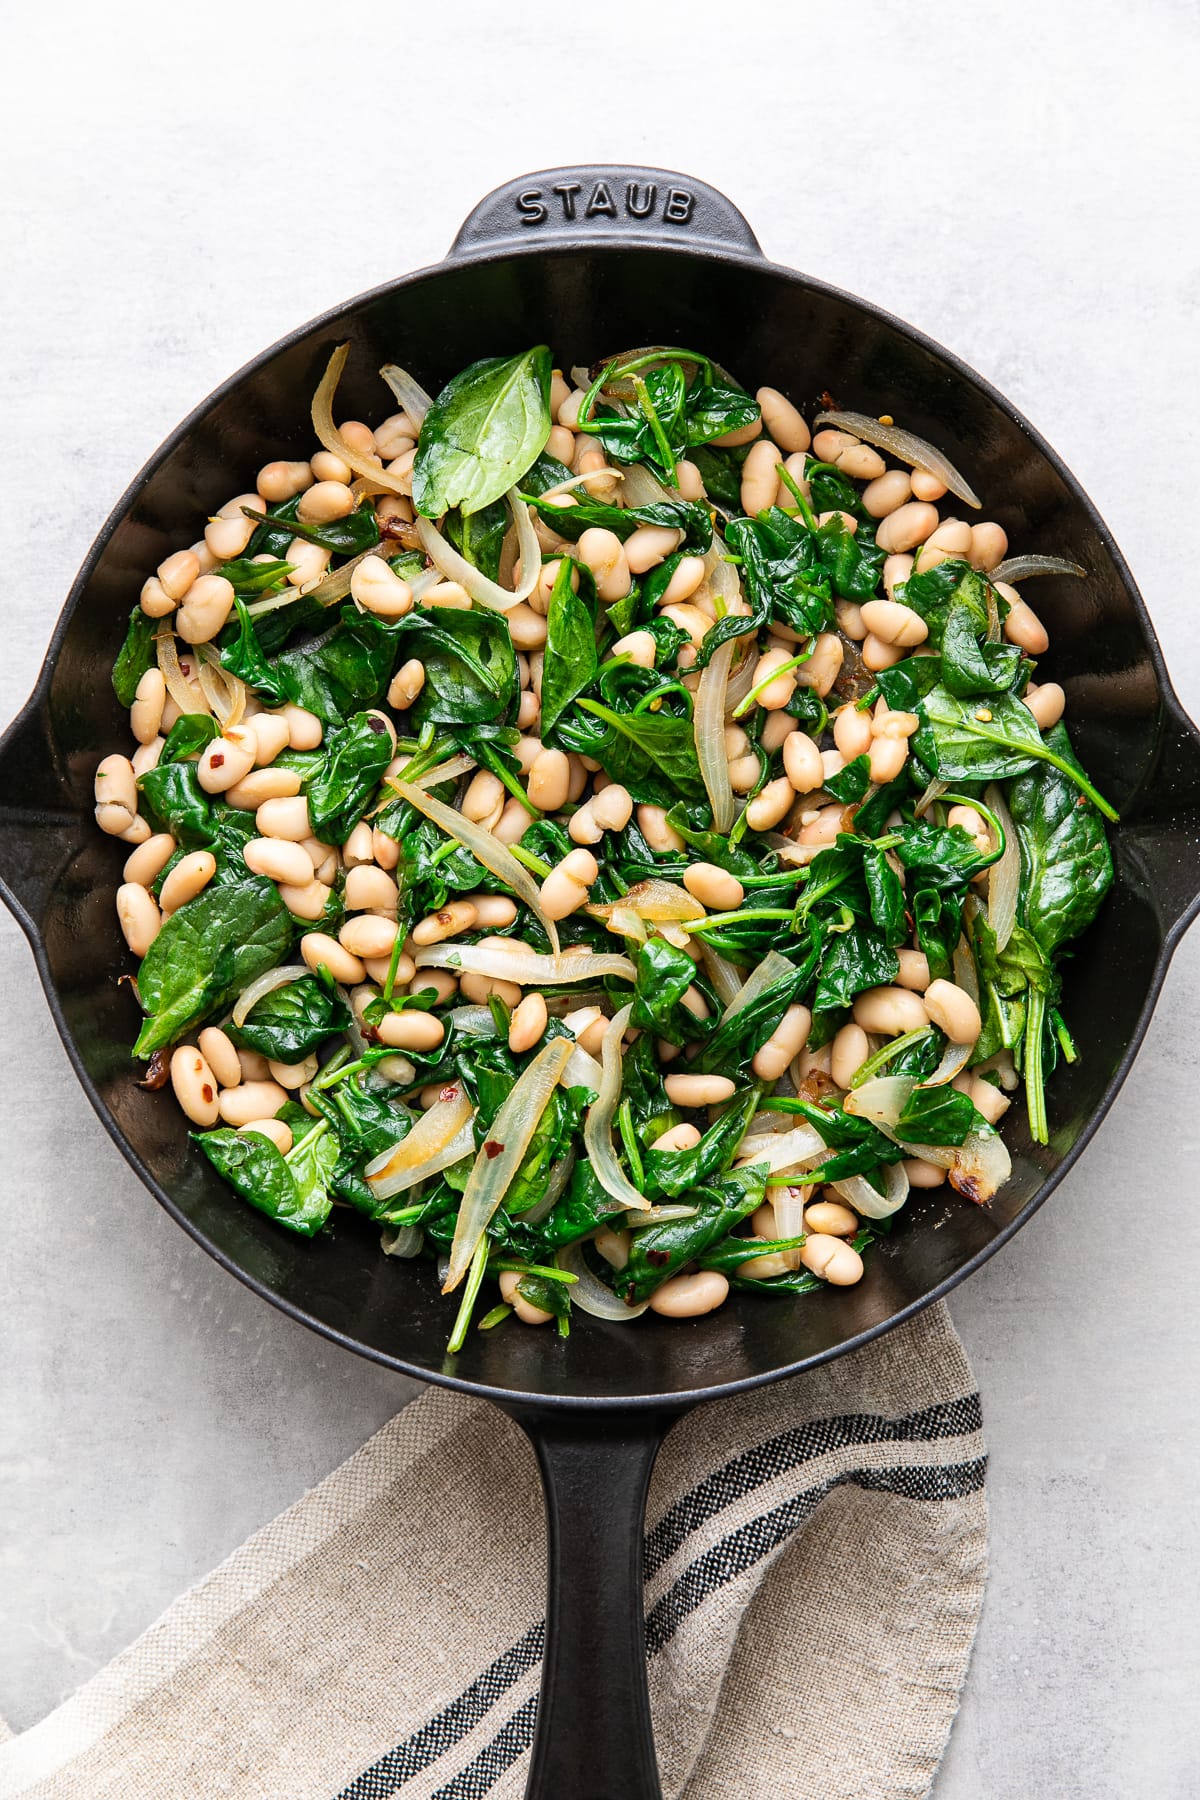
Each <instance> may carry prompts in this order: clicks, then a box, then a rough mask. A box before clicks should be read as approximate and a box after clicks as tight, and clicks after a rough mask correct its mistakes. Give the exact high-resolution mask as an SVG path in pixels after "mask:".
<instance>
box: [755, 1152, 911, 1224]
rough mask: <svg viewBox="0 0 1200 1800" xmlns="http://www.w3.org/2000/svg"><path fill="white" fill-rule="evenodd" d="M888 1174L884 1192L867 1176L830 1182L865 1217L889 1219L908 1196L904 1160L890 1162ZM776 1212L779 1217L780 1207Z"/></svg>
mask: <svg viewBox="0 0 1200 1800" xmlns="http://www.w3.org/2000/svg"><path fill="white" fill-rule="evenodd" d="M885 1176H886V1180H887V1192H886V1193H885V1194H881V1193H879V1191H878V1190H877V1189H876V1188H873V1187H872V1186H871V1183H870V1182H869V1181H868V1180H867V1178H866V1176H865V1175H847V1176H846V1177H845V1179H844V1180H842V1181H831V1182H830V1183H829V1186H830V1188H831V1190H832V1191H833V1192H834V1193H835V1194H838V1195H840V1196H841V1198H842V1199H843V1200H844V1201H845V1202H846V1205H847V1206H852V1207H853V1208H854V1210H855V1212H856V1213H859V1214H860V1215H861V1216H862V1217H863V1218H864V1219H890V1218H891V1216H892V1214H893V1213H895V1212H899V1210H900V1208H901V1207H902V1206H903V1205H904V1202H905V1201H906V1200H907V1199H908V1174H907V1172H906V1170H905V1167H904V1164H903V1163H888V1165H887V1167H886V1169H885ZM775 1214H776V1217H778V1216H779V1208H778V1206H776V1209H775ZM780 1236H781V1237H785V1236H790V1233H787V1232H782V1231H781V1232H780Z"/></svg>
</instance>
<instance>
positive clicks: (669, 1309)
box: [650, 1269, 729, 1319]
mask: <svg viewBox="0 0 1200 1800" xmlns="http://www.w3.org/2000/svg"><path fill="white" fill-rule="evenodd" d="M728 1296H729V1283H728V1281H727V1280H726V1278H725V1276H724V1275H722V1274H721V1273H720V1271H719V1270H717V1269H699V1270H697V1272H696V1273H695V1274H694V1275H673V1276H672V1277H671V1279H670V1281H664V1282H663V1284H662V1286H661V1287H660V1288H656V1289H655V1291H654V1292H653V1293H652V1294H651V1296H650V1311H651V1312H656V1313H659V1314H660V1315H661V1316H662V1317H663V1318H664V1319H696V1318H699V1317H700V1315H701V1314H702V1313H710V1312H715V1311H716V1309H717V1307H718V1306H723V1305H724V1303H725V1301H726V1299H727V1298H728Z"/></svg>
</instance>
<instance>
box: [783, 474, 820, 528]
mask: <svg viewBox="0 0 1200 1800" xmlns="http://www.w3.org/2000/svg"><path fill="white" fill-rule="evenodd" d="M775 473H776V474H777V475H778V477H779V479H780V481H782V483H783V485H784V486H785V487H786V488H787V490H788V492H789V493H790V494H791V495H792V497H793V498H794V500H795V502H796V505H797V506H798V507H799V508H800V511H801V513H802V515H803V518H804V523H805V524H806V525H807V526H808V529H809V530H810V531H815V530H816V529H817V518H816V514H815V513H814V512H813V509H812V507H811V506H810V505H809V503H808V500H807V498H806V497H805V495H804V494H803V493H802V492H801V490H800V487H799V484H798V483H797V481H796V480H795V478H794V477H793V475H792V472H791V470H790V469H787V468H785V467H784V465H783V464H782V463H776V464H775Z"/></svg>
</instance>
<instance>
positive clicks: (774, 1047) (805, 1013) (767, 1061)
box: [750, 1005, 812, 1081]
mask: <svg viewBox="0 0 1200 1800" xmlns="http://www.w3.org/2000/svg"><path fill="white" fill-rule="evenodd" d="M811 1030H812V1014H811V1013H810V1012H809V1010H808V1008H807V1006H800V1005H795V1006H789V1007H788V1009H787V1011H786V1012H785V1013H784V1015H783V1017H782V1019H781V1020H780V1021H779V1023H778V1025H777V1026H776V1027H775V1029H774V1031H773V1032H772V1033H771V1036H770V1037H769V1038H768V1039H767V1041H766V1043H765V1044H764V1045H763V1047H762V1049H761V1050H760V1051H759V1052H758V1054H757V1055H756V1056H755V1058H754V1060H753V1062H752V1063H751V1065H750V1066H751V1068H752V1069H753V1070H754V1073H755V1074H756V1075H757V1076H758V1079H759V1080H760V1081H778V1080H779V1077H780V1076H781V1075H782V1074H783V1072H784V1070H785V1069H786V1068H787V1066H788V1064H789V1063H790V1062H791V1061H792V1059H793V1057H796V1056H799V1054H800V1052H801V1050H803V1048H804V1046H805V1043H806V1042H807V1040H808V1034H809V1032H810V1031H811Z"/></svg>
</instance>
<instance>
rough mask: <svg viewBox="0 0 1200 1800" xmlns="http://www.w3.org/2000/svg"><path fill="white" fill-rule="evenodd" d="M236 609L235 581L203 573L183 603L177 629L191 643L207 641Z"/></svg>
mask: <svg viewBox="0 0 1200 1800" xmlns="http://www.w3.org/2000/svg"><path fill="white" fill-rule="evenodd" d="M232 611H233V583H232V582H231V581H226V579H225V577H224V576H223V575H199V576H197V578H196V580H195V581H193V583H192V585H191V587H190V588H189V589H188V591H187V593H186V594H185V595H184V597H183V600H182V601H181V602H180V606H179V612H178V614H177V616H176V620H175V629H176V630H177V631H178V633H179V635H180V637H181V638H183V639H184V640H185V641H186V642H187V643H189V644H207V643H209V642H211V640H212V639H213V638H215V637H216V635H217V633H218V632H219V631H221V630H222V629H223V627H224V625H225V622H226V620H227V619H228V617H229V615H230V613H231V612H232Z"/></svg>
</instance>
